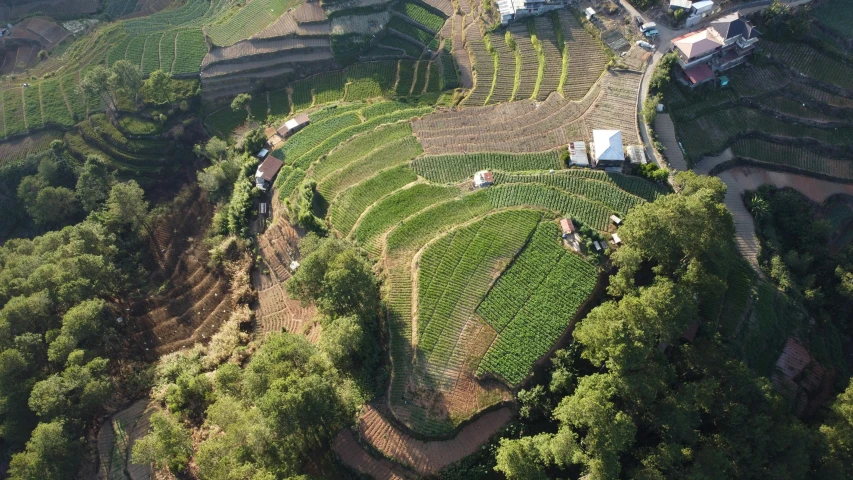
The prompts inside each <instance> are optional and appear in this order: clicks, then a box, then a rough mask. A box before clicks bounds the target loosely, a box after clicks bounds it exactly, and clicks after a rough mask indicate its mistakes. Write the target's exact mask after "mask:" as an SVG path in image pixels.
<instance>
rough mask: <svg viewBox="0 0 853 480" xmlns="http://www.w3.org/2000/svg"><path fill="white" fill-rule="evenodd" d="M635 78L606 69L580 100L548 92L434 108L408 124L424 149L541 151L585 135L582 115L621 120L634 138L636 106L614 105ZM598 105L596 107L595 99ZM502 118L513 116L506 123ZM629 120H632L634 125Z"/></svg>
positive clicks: (444, 151)
mask: <svg viewBox="0 0 853 480" xmlns="http://www.w3.org/2000/svg"><path fill="white" fill-rule="evenodd" d="M628 80H630V82H635V81H638V80H639V75H636V74H634V73H633V72H632V73H631V74H630V75H628V76H626V75H624V74H622V73H621V72H620V73H613V74H610V73H609V74H608V75H607V76H606V77H605V78H604V80H603V81H602V85H603V87H602V88H598V87H595V88H593V89H591V90H590V91H589V92H587V95H586V96H585V97H584V98H583V99H581V101H578V102H573V101H569V100H567V99H564V98H562V97H561V96H560V95H559V94H557V93H552V94H551V95H550V96H549V97H548V98H547V99H546V100H545V101H544V102H542V103H536V102H533V101H524V102H511V103H504V104H500V105H495V106H488V107H480V108H476V109H462V110H457V111H449V112H445V113H437V114H434V115H430V116H428V117H426V118H423V119H419V120H416V121H414V122H413V123H412V129H413V131H414V133H415V135H416V136H417V137H418V140H420V142H421V144H422V145H423V146H424V152H425V153H428V154H448V153H473V152H488V151H498V152H511V153H523V152H539V151H544V150H551V149H553V148H557V147H560V146H564V145H566V144H567V143H568V142H569V141H573V140H587V141H588V140H589V136H590V134H589V128H587V126H586V125H585V124H584V118H585V116H586V115H590V114H594V115H595V116H594V118H593V122H595V124H602V125H603V124H605V123H607V122H613V124H614V125H616V124H617V123H618V125H624V126H625V128H630V129H629V130H626V131H625V132H624V133H623V134H625V135H627V136H628V139H629V140H633V139H635V138H636V137H637V133H636V120H635V119H636V115H635V112H636V107H634V106H632V107H631V108H630V109H627V108H625V107H624V106H623V109H622V110H621V111H616V110H614V108H616V105H624V104H627V103H630V102H634V103H633V105H636V95H637V91H636V90H635V91H634V92H633V95H634V97H633V100H630V99H627V97H625V96H626V95H627V94H628V90H629V89H628V88H627V87H624V84H625V83H626V81H628ZM605 88H610V92H609V93H608V98H606V99H603V100H599V96H600V95H602V90H603V89H605ZM596 102H598V103H600V106H598V107H597V108H594V107H593V105H594V103H595V104H596V105H598V103H596ZM611 117H612V118H611ZM506 119H512V121H511V122H507V121H506ZM632 122H633V124H632Z"/></svg>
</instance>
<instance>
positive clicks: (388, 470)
mask: <svg viewBox="0 0 853 480" xmlns="http://www.w3.org/2000/svg"><path fill="white" fill-rule="evenodd" d="M334 448H335V453H336V454H337V455H338V457H339V458H340V459H341V461H342V462H343V463H344V465H346V466H348V467H349V468H351V469H353V470H355V471H357V472H359V473H360V474H362V475H367V476H369V477H371V478H374V479H376V480H410V479H414V478H416V477H417V476H416V475H414V474H413V473H411V472H409V471H407V470H404V469H402V468H401V467H400V466H399V465H396V464H394V463H393V462H391V461H389V460H386V459H384V458H382V459H379V458H376V457H374V456H372V455H371V454H369V453H367V451H366V450H365V449H364V447H362V446H361V444H360V443H358V441H357V440H356V439H355V435H353V433H352V431H350V430H349V429H343V430H341V431H340V432H339V433H338V436H337V437H336V438H335V446H334Z"/></svg>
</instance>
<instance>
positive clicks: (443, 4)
mask: <svg viewBox="0 0 853 480" xmlns="http://www.w3.org/2000/svg"><path fill="white" fill-rule="evenodd" d="M424 3H426V4H427V5H429V6H431V7H433V8H435V9H437V10H441V11H442V12H444V14H445V15H447V16H448V17H449V16H451V15H453V2H451V1H450V0H424Z"/></svg>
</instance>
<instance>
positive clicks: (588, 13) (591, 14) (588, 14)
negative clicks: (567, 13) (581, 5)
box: [583, 7, 595, 20]
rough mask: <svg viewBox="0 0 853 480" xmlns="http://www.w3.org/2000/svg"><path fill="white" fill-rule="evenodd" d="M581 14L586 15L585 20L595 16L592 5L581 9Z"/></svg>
mask: <svg viewBox="0 0 853 480" xmlns="http://www.w3.org/2000/svg"><path fill="white" fill-rule="evenodd" d="M583 14H584V15H586V19H587V20H592V17H594V16H595V10H593V9H592V7H587V9H586V10H584V11H583Z"/></svg>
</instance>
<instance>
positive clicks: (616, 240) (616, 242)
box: [611, 233, 622, 245]
mask: <svg viewBox="0 0 853 480" xmlns="http://www.w3.org/2000/svg"><path fill="white" fill-rule="evenodd" d="M611 237H612V238H613V245H619V244H620V243H622V239H621V238H619V234H618V233H614V234H613V235H611Z"/></svg>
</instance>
